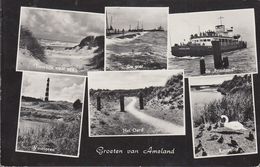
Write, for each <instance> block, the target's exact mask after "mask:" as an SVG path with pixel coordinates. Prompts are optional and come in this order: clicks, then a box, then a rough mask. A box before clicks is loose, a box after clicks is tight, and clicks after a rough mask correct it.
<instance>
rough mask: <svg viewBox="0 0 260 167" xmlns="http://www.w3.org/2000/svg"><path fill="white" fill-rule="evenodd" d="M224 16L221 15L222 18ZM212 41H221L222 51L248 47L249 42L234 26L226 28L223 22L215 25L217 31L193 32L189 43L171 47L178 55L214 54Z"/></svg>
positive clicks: (174, 54)
mask: <svg viewBox="0 0 260 167" xmlns="http://www.w3.org/2000/svg"><path fill="white" fill-rule="evenodd" d="M222 18H223V17H220V20H221V19H222ZM220 22H221V21H220ZM212 41H219V42H220V47H221V52H229V51H234V50H239V49H244V48H246V47H247V42H245V41H242V39H241V35H239V34H234V32H233V27H231V28H229V29H226V28H225V25H223V24H222V22H221V23H220V24H219V25H216V26H215V31H211V30H208V31H205V32H200V33H199V34H191V35H190V40H189V42H188V43H186V44H184V43H180V44H175V45H174V46H172V47H171V52H172V55H173V56H176V57H184V56H194V57H202V56H206V55H212V52H213V49H212Z"/></svg>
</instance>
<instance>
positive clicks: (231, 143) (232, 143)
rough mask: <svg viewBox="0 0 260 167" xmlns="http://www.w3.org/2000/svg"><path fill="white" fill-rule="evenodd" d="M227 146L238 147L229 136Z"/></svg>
mask: <svg viewBox="0 0 260 167" xmlns="http://www.w3.org/2000/svg"><path fill="white" fill-rule="evenodd" d="M228 145H229V146H231V147H238V144H237V142H236V140H234V139H233V137H232V136H230V143H229V144H228Z"/></svg>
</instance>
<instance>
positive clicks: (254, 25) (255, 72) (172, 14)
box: [167, 8, 258, 78]
mask: <svg viewBox="0 0 260 167" xmlns="http://www.w3.org/2000/svg"><path fill="white" fill-rule="evenodd" d="M241 10H253V15H254V18H253V19H254V23H253V25H252V26H253V28H254V32H253V35H254V36H253V37H254V39H253V42H254V45H255V48H254V56H255V63H256V66H255V68H256V69H255V70H256V71H254V72H244V73H227V74H206V75H201V74H200V75H195V76H187V78H197V77H204V76H209V77H212V76H223V75H245V74H258V59H257V39H256V23H255V9H254V8H243V9H231V10H210V11H199V12H185V13H171V14H169V18H170V17H173V16H175V15H183V14H187V15H188V14H196V13H212V12H229V11H237V12H241ZM169 23H170V19H169V21H168V24H169ZM169 31H170V29H169ZM171 31H173V30H171ZM170 40H171V38H170ZM170 43H171V42H170ZM171 47H172V46H170V54H169V55H170V56H173V55H172V54H171ZM167 58H168V57H167ZM169 58H170V57H169ZM167 67H168V66H167ZM167 69H169V68H167ZM184 73H185V69H184Z"/></svg>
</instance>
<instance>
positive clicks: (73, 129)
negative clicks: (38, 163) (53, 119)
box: [17, 120, 80, 156]
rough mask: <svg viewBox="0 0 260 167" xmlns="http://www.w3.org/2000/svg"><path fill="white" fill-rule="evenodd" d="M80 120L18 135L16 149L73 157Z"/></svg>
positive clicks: (76, 148) (77, 140)
mask: <svg viewBox="0 0 260 167" xmlns="http://www.w3.org/2000/svg"><path fill="white" fill-rule="evenodd" d="M79 132H80V120H75V121H72V122H69V123H65V122H60V123H53V124H52V125H50V126H49V127H43V128H37V130H35V129H31V130H30V131H28V132H27V133H25V134H21V133H19V135H18V143H17V149H18V150H23V151H35V152H45V153H53V154H64V155H74V156H76V155H77V153H78V143H79Z"/></svg>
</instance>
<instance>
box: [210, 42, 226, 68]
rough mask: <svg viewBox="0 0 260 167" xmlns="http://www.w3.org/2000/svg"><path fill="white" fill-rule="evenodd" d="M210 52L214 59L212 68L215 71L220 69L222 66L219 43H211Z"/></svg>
mask: <svg viewBox="0 0 260 167" xmlns="http://www.w3.org/2000/svg"><path fill="white" fill-rule="evenodd" d="M211 43H212V51H213V57H214V66H215V68H216V69H221V68H222V67H223V66H222V57H221V45H220V42H219V41H211Z"/></svg>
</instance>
